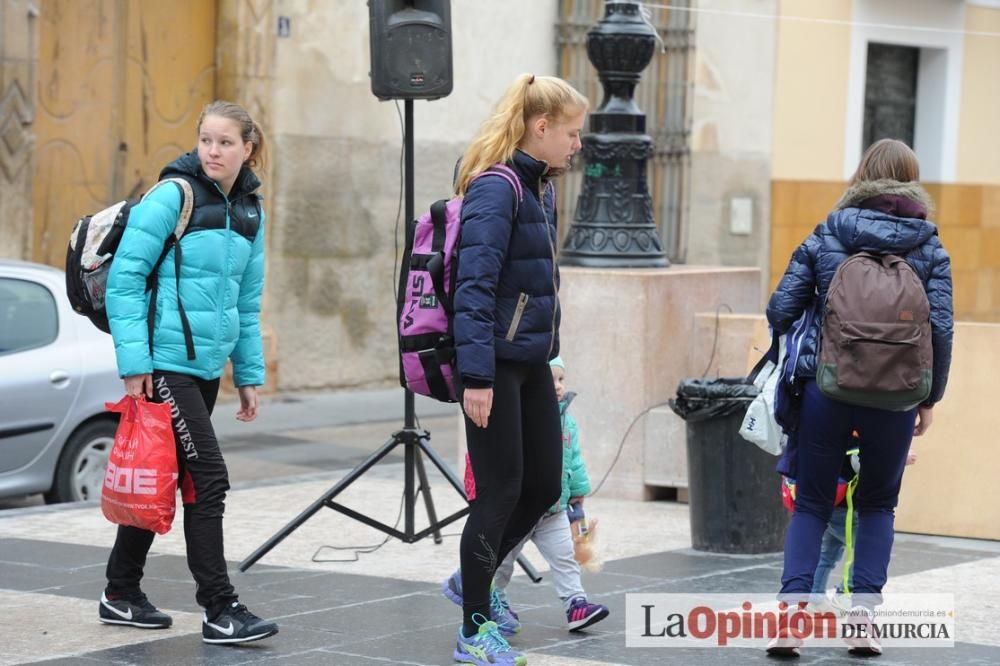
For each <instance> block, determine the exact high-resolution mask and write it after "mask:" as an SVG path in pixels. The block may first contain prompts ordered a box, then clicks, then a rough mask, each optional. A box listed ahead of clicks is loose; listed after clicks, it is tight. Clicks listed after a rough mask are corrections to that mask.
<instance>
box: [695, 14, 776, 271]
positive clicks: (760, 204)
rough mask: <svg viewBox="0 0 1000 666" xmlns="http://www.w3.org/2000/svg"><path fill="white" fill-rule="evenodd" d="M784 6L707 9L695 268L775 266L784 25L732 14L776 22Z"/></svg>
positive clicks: (700, 72)
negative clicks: (776, 126) (778, 76)
mask: <svg viewBox="0 0 1000 666" xmlns="http://www.w3.org/2000/svg"><path fill="white" fill-rule="evenodd" d="M778 5H779V2H778V0H703V1H702V2H700V3H699V8H701V9H704V10H706V11H705V12H703V13H699V14H698V16H697V19H696V25H695V65H694V101H693V106H692V135H691V193H690V197H691V199H690V218H689V224H688V230H687V234H686V240H687V243H686V246H687V252H686V256H685V260H686V262H687V263H688V264H699V265H726V266H761V265H766V263H767V259H768V253H769V228H770V225H769V224H768V220H769V219H770V216H771V190H770V182H771V181H770V174H771V150H772V144H773V136H772V123H771V116H772V104H773V99H774V98H775V92H776V91H775V87H774V86H775V45H776V42H777V32H778V26H777V23H776V22H775V21H774V19H768V18H756V17H750V16H746V15H741V14H734V13H732V12H742V13H743V14H746V13H753V14H758V15H762V16H765V17H766V16H773V15H774V13H775V12H776V11H777V8H778ZM736 44H738V45H739V47H738V48H734V45H736ZM734 223H735V226H734ZM765 276H766V275H765ZM761 286H762V287H763V286H764V285H763V284H762V285H761Z"/></svg>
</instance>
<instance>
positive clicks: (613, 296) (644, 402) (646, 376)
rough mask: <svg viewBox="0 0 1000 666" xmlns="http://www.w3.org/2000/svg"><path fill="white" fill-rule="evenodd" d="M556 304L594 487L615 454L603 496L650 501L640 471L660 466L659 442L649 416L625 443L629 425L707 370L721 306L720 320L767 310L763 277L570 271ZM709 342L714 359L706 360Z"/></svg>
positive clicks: (712, 271)
mask: <svg viewBox="0 0 1000 666" xmlns="http://www.w3.org/2000/svg"><path fill="white" fill-rule="evenodd" d="M560 300H561V302H562V316H563V318H562V326H561V329H560V338H561V343H562V350H561V355H562V357H563V359H564V360H565V361H566V384H567V388H568V390H571V391H576V392H577V393H578V394H579V395H578V397H577V398H576V400H575V401H574V402H573V406H572V408H571V411H572V413H573V415H574V417H575V418H576V420H577V423H578V424H579V426H580V444H581V447H582V450H583V456H584V459H585V460H586V463H587V468H588V470H589V471H590V476H591V481H592V483H593V484H594V485H595V487H596V484H597V483H599V482H600V480H601V478H602V477H603V476H604V475H605V474H606V473H607V471H608V469H609V468H610V467H611V465H612V462H613V461H614V460H615V458H616V455H617V458H618V460H617V462H616V463H614V469H613V470H612V472H611V474H610V476H609V477H608V480H607V481H606V482H605V484H604V487H603V489H602V490H601V495H602V496H606V497H619V498H624V499H646V498H647V489H646V486H647V479H646V476H645V473H644V470H645V468H646V467H647V465H648V466H650V467H654V466H655V465H656V463H657V461H658V460H660V455H659V454H658V453H657V452H656V451H655V450H654V448H655V447H650V446H646V442H647V438H648V437H652V438H655V436H659V435H656V433H652V432H650V433H649V435H647V429H649V428H651V423H652V422H651V420H650V419H649V416H648V415H646V416H644V417H641V418H639V420H638V421H637V422H636V424H635V426H634V427H633V428H632V431H631V432H630V433H629V435H628V437H627V438H625V439H624V444H623V443H622V442H623V438H624V437H625V434H626V431H627V430H628V427H629V424H631V423H632V421H633V419H635V418H636V417H637V416H639V415H640V414H641V413H642V412H643V411H644V410H647V409H649V408H650V407H654V406H655V405H660V404H662V403H665V402H666V401H667V400H668V399H669V398H672V397H673V396H674V395H675V394H676V390H677V383H678V382H679V381H680V380H681V379H682V378H684V377H688V376H700V375H701V374H702V373H703V372H704V371H705V367H706V365H708V356H709V355H710V354H711V347H712V337H713V332H714V318H715V312H716V310H717V309H718V308H719V307H720V306H723V307H722V312H723V313H726V312H727V310H726V308H725V307H724V306H726V305H728V306H729V308H731V309H732V312H733V313H736V314H759V313H760V312H761V308H762V300H761V292H760V271H759V270H758V269H756V268H725V267H714V266H712V267H698V266H675V267H671V268H666V269H641V270H628V269H616V270H608V269H590V268H575V267H564V268H563V269H562V286H561V289H560ZM699 313H711V314H712V325H711V326H709V327H706V326H705V325H704V323H702V324H701V325H699V324H698V320H697V319H696V314H699ZM706 343H707V345H708V347H707V349H708V354H706V355H704V356H702V355H703V354H705V349H706V347H705V345H706ZM745 353H746V352H744V356H743V358H746V356H745ZM715 367H716V365H715V362H714V361H713V365H712V368H715ZM710 374H715V372H714V371H712V372H710ZM683 432H684V431H683V429H682V428H670V429H668V430H666V431H664V432H663V433H662V436H663V437H677V436H680V437H683ZM681 441H682V442H683V440H681ZM620 446H621V452H620V454H619V447H620ZM663 455H664V456H665V455H667V454H666V448H664V453H663ZM647 458H649V460H647Z"/></svg>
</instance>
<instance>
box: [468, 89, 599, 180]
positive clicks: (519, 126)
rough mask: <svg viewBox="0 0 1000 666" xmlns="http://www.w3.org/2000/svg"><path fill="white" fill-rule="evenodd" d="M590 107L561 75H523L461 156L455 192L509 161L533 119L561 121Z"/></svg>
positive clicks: (585, 99) (505, 95)
mask: <svg viewBox="0 0 1000 666" xmlns="http://www.w3.org/2000/svg"><path fill="white" fill-rule="evenodd" d="M589 106H590V102H589V101H588V100H587V98H586V97H584V96H583V95H581V94H580V93H579V92H578V91H577V90H576V89H575V88H573V86H571V85H570V84H568V83H566V82H565V81H563V80H562V79H560V78H557V77H555V76H535V75H534V74H521V75H520V76H518V77H517V79H516V80H515V81H514V83H513V84H511V86H510V87H509V88H507V92H505V93H504V95H503V97H502V98H501V99H500V102H499V104H497V108H496V111H494V112H493V115H492V116H490V117H489V118H487V120H486V122H484V123H483V125H482V127H481V128H480V129H479V134H477V135H476V138H475V139H473V140H472V143H471V144H469V147H468V148H467V149H466V151H465V155H463V156H462V164H461V166H460V167H459V170H458V178H456V179H455V193H456V194H458V195H463V194H465V190H466V189H467V188H468V187H469V183H470V182H472V179H473V178H475V177H476V176H477V175H479V174H480V173H482V172H483V171H485V170H486V169H488V168H489V167H491V166H492V165H494V164H496V163H497V162H501V163H503V162H509V161H510V159H511V158H512V157H513V156H514V150H516V149H517V146H518V144H520V143H521V139H523V138H524V133H525V130H526V128H527V126H528V122H529V121H530V120H531V119H532V118H536V117H538V116H549V117H551V118H552V119H554V120H556V121H560V120H564V119H565V118H568V117H570V116H573V115H575V114H577V113H582V112H583V111H586V110H587V108H588V107H589Z"/></svg>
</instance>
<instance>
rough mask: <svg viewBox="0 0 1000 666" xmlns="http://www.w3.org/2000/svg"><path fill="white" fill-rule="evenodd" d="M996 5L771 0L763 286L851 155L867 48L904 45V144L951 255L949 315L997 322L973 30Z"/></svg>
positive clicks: (995, 58)
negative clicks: (914, 60) (914, 85)
mask: <svg viewBox="0 0 1000 666" xmlns="http://www.w3.org/2000/svg"><path fill="white" fill-rule="evenodd" d="M997 4H998V3H994V2H992V0H989V1H986V2H975V1H971V0H970V1H966V2H957V1H956V2H949V3H945V2H936V1H935V0H853V1H852V0H829V1H825V2H822V3H819V2H811V1H809V0H782V1H781V3H780V5H781V13H782V16H784V17H785V19H784V20H781V21H780V23H779V27H778V48H777V50H778V55H777V76H776V84H775V111H774V156H773V170H772V183H771V203H772V206H771V211H772V212H771V236H770V248H771V253H770V266H769V270H768V271H767V273H768V275H769V287H771V288H773V287H774V286H775V285H776V284H777V282H778V280H779V278H780V277H781V275H782V273H783V271H784V270H785V267H786V265H787V263H788V260H789V258H790V256H791V254H792V252H793V251H794V249H795V248H796V247H797V246H798V245H799V244H800V243H801V242H802V240H803V239H804V238H805V237H806V236H807V235H808V234H809V233H810V232H811V231H812V229H813V228H814V227H815V225H816V224H817V223H819V222H821V221H822V220H823V219H825V217H826V215H827V213H828V212H829V210H830V209H831V208H832V206H833V205H834V203H835V202H836V201H837V199H838V198H839V196H840V194H841V193H842V192H843V189H844V187H845V181H846V179H847V178H848V177H849V175H850V173H851V172H852V171H853V169H854V167H855V165H856V164H857V161H858V159H859V158H860V155H861V133H862V128H863V115H864V108H863V107H864V84H865V54H866V51H867V44H868V43H869V42H888V43H899V44H906V45H910V46H915V47H919V48H920V49H921V66H920V67H921V70H920V74H919V77H920V78H919V80H918V99H917V119H916V120H917V123H916V125H917V127H916V141H915V144H916V145H915V146H914V147H915V149H916V151H917V154H918V156H919V157H920V159H921V171H922V176H923V181H924V182H925V184H926V187H927V189H928V191H929V192H930V194H931V196H932V197H933V199H934V201H935V204H936V210H935V211H934V213H933V219H934V221H935V222H936V223H937V224H938V226H939V228H940V233H941V239H942V241H943V243H944V245H945V247H946V248H947V249H948V251H949V253H950V254H951V258H952V272H953V278H954V293H955V314H956V317H957V318H958V319H969V320H975V321H1000V250H997V249H995V248H998V247H1000V216H998V211H1000V158H998V157H997V155H998V154H1000V134H998V133H997V131H996V127H995V125H996V118H997V117H998V114H1000V78H998V77H997V76H996V68H997V63H1000V40H998V39H997V38H996V37H993V36H988V35H986V34H977V33H992V34H996V33H998V32H1000V6H997ZM793 17H794V18H793ZM799 19H823V20H833V21H837V22H836V23H812V22H807V21H803V20H799ZM850 22H853V23H854V24H855V25H850ZM963 30H964V31H965V32H964V34H963V32H962V31H963ZM921 89H923V91H924V92H923V94H922V93H921ZM928 90H929V91H930V92H928ZM952 93H953V94H952Z"/></svg>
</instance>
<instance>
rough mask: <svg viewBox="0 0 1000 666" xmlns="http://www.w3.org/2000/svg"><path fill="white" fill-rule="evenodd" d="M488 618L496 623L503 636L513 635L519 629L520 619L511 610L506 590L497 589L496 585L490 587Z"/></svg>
mask: <svg viewBox="0 0 1000 666" xmlns="http://www.w3.org/2000/svg"><path fill="white" fill-rule="evenodd" d="M490 619H491V620H493V621H494V622H496V623H497V626H498V627H499V628H500V633H502V634H503V635H504V636H513V635H514V634H516V633H519V632H520V631H521V621H520V619H518V617H517V613H515V612H514V611H513V610H511V607H510V601H509V600H508V599H507V592H506V591H504V590H498V589H497V587H496V585H494V586H492V587H491V588H490Z"/></svg>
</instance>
